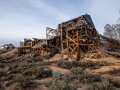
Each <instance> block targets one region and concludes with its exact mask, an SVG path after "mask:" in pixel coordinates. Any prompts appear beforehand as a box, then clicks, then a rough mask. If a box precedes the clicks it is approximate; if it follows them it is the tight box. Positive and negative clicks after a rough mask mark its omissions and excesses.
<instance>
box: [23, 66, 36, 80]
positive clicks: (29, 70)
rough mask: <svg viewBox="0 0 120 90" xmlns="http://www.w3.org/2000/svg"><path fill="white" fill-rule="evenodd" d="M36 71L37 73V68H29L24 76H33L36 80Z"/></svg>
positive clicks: (24, 72)
mask: <svg viewBox="0 0 120 90" xmlns="http://www.w3.org/2000/svg"><path fill="white" fill-rule="evenodd" d="M36 71H37V68H35V67H32V68H28V69H26V70H24V71H23V72H22V74H23V75H25V76H32V77H33V78H35V73H36Z"/></svg>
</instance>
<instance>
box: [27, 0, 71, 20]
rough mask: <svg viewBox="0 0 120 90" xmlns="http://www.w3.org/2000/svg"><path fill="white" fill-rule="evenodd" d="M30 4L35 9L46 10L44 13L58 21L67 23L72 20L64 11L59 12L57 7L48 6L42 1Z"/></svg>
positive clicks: (32, 0)
mask: <svg viewBox="0 0 120 90" xmlns="http://www.w3.org/2000/svg"><path fill="white" fill-rule="evenodd" d="M29 2H30V4H31V5H33V6H34V7H36V8H38V9H42V10H44V12H46V13H47V14H48V15H50V16H52V17H54V18H55V19H57V20H60V21H62V20H63V21H66V20H68V19H69V18H70V17H69V16H68V15H67V14H65V13H63V12H62V11H59V10H57V8H55V7H52V6H50V5H48V4H47V3H45V2H43V1H42V0H29Z"/></svg>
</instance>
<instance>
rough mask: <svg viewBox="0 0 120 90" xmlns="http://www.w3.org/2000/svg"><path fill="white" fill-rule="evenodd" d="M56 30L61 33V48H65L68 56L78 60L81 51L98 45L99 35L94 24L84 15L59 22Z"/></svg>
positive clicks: (92, 48)
mask: <svg viewBox="0 0 120 90" xmlns="http://www.w3.org/2000/svg"><path fill="white" fill-rule="evenodd" d="M89 18H90V17H89ZM58 31H59V32H60V33H61V43H62V45H61V48H62V49H65V48H67V56H68V58H76V59H77V60H80V58H81V55H82V54H81V52H83V53H85V52H87V51H90V50H94V49H96V48H97V47H98V45H99V41H98V39H99V36H98V34H97V31H96V29H95V27H94V25H93V24H91V23H90V22H88V21H87V19H86V18H85V17H84V16H81V17H78V18H75V19H72V20H69V21H67V22H63V23H61V24H59V25H58ZM62 51H64V50H62Z"/></svg>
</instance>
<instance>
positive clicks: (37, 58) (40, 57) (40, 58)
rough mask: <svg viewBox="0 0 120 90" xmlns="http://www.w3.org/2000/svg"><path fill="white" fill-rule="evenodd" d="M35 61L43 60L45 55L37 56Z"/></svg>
mask: <svg viewBox="0 0 120 90" xmlns="http://www.w3.org/2000/svg"><path fill="white" fill-rule="evenodd" d="M33 60H34V61H35V62H38V61H43V57H42V56H37V57H35V58H34V59H33Z"/></svg>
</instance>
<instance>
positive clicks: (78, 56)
mask: <svg viewBox="0 0 120 90" xmlns="http://www.w3.org/2000/svg"><path fill="white" fill-rule="evenodd" d="M76 36H77V37H76V38H77V55H76V57H77V58H76V59H77V60H80V46H79V32H78V30H77V31H76Z"/></svg>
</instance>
